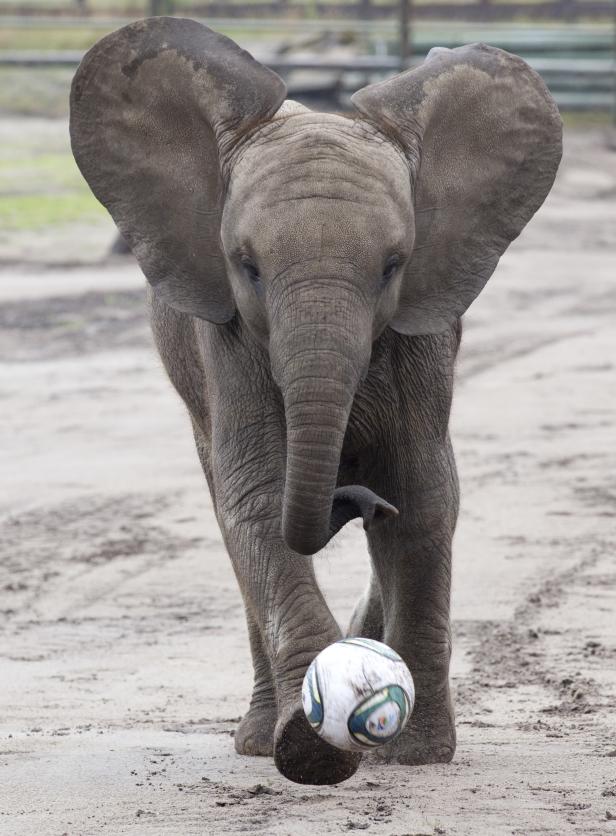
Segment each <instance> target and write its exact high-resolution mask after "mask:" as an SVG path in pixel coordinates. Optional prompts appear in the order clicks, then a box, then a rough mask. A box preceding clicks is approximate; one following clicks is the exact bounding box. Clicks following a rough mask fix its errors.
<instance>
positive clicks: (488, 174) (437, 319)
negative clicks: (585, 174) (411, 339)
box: [352, 44, 562, 334]
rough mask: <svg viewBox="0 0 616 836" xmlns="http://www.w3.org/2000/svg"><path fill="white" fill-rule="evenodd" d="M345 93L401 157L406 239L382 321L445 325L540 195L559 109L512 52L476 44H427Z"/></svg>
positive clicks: (425, 330) (557, 151) (420, 329)
mask: <svg viewBox="0 0 616 836" xmlns="http://www.w3.org/2000/svg"><path fill="white" fill-rule="evenodd" d="M352 101H353V104H354V105H355V107H356V108H357V109H358V110H359V111H360V112H361V114H362V115H363V116H364V118H366V119H367V120H369V121H370V122H372V123H373V124H375V125H376V126H377V127H378V128H380V129H381V131H383V132H384V133H386V134H388V135H389V136H393V137H394V139H395V140H396V141H397V142H398V143H400V144H401V145H402V147H403V148H404V150H405V153H406V155H407V158H408V160H409V163H410V169H411V177H412V188H413V191H414V200H415V224H416V230H415V244H414V247H413V250H412V255H411V258H410V260H409V264H408V267H407V271H406V275H405V277H404V283H403V286H402V289H401V295H400V301H399V306H398V311H397V313H396V316H395V317H394V319H393V320H392V321H391V323H390V325H391V326H392V327H393V328H394V329H395V330H397V331H399V332H401V333H403V334H429V333H438V332H441V331H444V330H445V329H446V328H447V327H448V326H449V325H450V324H451V323H452V322H453V321H454V320H455V319H456V318H457V317H459V316H461V315H462V314H463V313H464V311H465V310H466V309H467V308H468V306H469V305H470V304H471V302H472V301H473V300H474V299H475V297H476V296H477V295H478V294H479V293H480V291H481V290H482V288H483V286H484V285H485V283H486V282H487V280H488V279H489V278H490V276H491V275H492V273H493V272H494V269H495V267H496V265H497V263H498V260H499V258H500V256H501V255H502V254H503V252H504V251H505V250H506V249H507V247H508V246H509V244H510V243H511V241H513V239H514V238H516V237H517V236H518V235H519V234H520V232H521V231H522V229H523V228H524V226H525V225H526V224H527V223H528V221H529V220H530V218H531V217H532V216H533V215H534V213H535V212H536V211H537V209H538V208H539V207H540V206H541V204H542V203H543V201H544V200H545V198H546V196H547V194H548V192H549V190H550V188H551V186H552V183H553V181H554V177H555V175H556V171H557V169H558V164H559V162H560V157H561V153H562V122H561V119H560V115H559V113H558V109H557V107H556V105H555V103H554V101H553V99H552V97H551V96H550V94H549V92H548V90H547V88H546V86H545V84H544V83H543V81H542V80H541V78H540V77H539V76H538V75H537V73H536V72H534V70H532V69H531V68H530V67H529V66H528V65H527V64H526V63H525V62H524V61H522V59H521V58H518V57H517V56H515V55H511V54H509V53H507V52H504V51H503V50H500V49H496V48H494V47H489V46H486V45H484V44H472V45H470V46H464V47H459V48H457V49H452V50H449V49H441V48H438V49H434V50H432V51H431V52H430V53H429V54H428V57H427V58H426V60H425V61H424V63H423V64H422V65H421V66H419V67H417V69H413V70H409V71H407V72H405V73H402V74H401V75H399V76H396V77H395V78H392V79H391V80H389V81H384V82H381V83H379V84H373V85H371V86H370V87H365V88H364V89H363V90H360V91H359V92H358V93H356V94H355V95H354V96H353V99H352Z"/></svg>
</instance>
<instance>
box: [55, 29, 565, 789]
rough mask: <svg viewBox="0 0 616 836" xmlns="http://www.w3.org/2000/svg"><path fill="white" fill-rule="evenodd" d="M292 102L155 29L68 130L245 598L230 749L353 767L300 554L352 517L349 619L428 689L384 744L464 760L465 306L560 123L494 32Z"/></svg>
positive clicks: (185, 37)
mask: <svg viewBox="0 0 616 836" xmlns="http://www.w3.org/2000/svg"><path fill="white" fill-rule="evenodd" d="M283 100H284V87H283V86H282V83H281V82H280V80H279V79H278V78H277V77H276V76H275V75H274V74H273V73H270V72H269V71H268V70H266V69H265V68H263V67H261V66H260V65H258V64H257V63H256V62H254V61H253V60H252V59H251V58H250V56H248V55H247V54H246V53H243V52H240V50H238V48H237V47H236V46H235V45H234V44H232V42H230V41H228V40H227V39H225V38H222V36H219V35H217V34H216V33H213V32H211V31H210V30H208V29H206V28H205V27H202V26H199V25H198V24H196V23H193V22H191V21H181V20H172V19H165V18H157V19H152V20H149V21H145V22H141V23H137V24H132V25H131V26H129V27H126V28H125V29H123V30H120V31H119V32H117V33H114V34H113V35H111V36H109V37H108V38H105V39H104V40H103V41H101V42H100V43H99V44H98V45H97V46H96V47H94V49H93V50H92V51H91V52H90V53H89V54H88V56H87V57H86V59H85V60H84V62H83V64H82V67H81V68H80V70H79V72H78V74H77V76H76V79H75V82H74V85H73V94H72V116H71V133H72V140H73V149H74V152H75V156H76V159H77V161H78V163H79V165H80V167H81V170H82V171H83V173H84V175H85V176H86V178H87V180H88V182H89V183H90V185H91V186H92V189H93V190H94V192H95V194H97V196H98V197H99V199H100V200H101V201H102V202H103V203H104V204H105V205H106V206H107V207H108V208H109V210H110V211H111V213H112V215H113V217H114V219H115V220H116V222H117V223H118V226H119V227H120V229H121V231H122V233H123V234H124V235H125V237H126V238H127V240H128V242H129V243H130V245H131V248H132V249H133V251H134V252H135V254H136V255H137V258H138V259H139V261H140V263H141V266H142V268H143V270H144V272H145V274H146V276H147V277H148V279H149V280H150V283H151V285H152V290H151V293H150V304H151V320H152V328H153V331H154V336H155V339H156V344H157V346H158V349H159V351H160V354H161V357H162V359H163V362H164V364H165V367H166V369H167V371H168V373H169V377H170V378H171V381H172V382H173V385H174V386H175V388H176V389H177V391H178V393H179V394H180V396H181V397H182V398H183V400H184V402H185V403H186V406H187V408H188V410H189V412H190V415H191V418H192V422H193V427H194V435H195V440H196V444H197V449H198V452H199V457H200V460H201V463H202V466H203V470H204V472H205V475H206V478H207V481H208V484H209V487H210V491H211V493H212V498H213V501H214V505H215V509H216V515H217V519H218V521H219V524H220V528H221V531H222V534H223V537H224V540H225V544H226V546H227V549H228V551H229V554H230V556H231V560H232V562H233V567H234V569H235V573H236V575H237V578H238V581H239V584H240V587H241V590H242V595H243V598H244V602H245V606H246V615H247V621H248V629H249V635H250V644H251V650H252V656H253V661H254V669H255V685H254V692H253V696H252V700H251V704H250V709H249V711H248V713H247V714H246V716H245V717H244V719H243V720H242V722H241V723H240V726H239V728H238V729H237V732H236V735H235V746H236V749H237V751H238V752H240V753H243V754H247V755H271V754H272V753H273V754H274V757H275V760H276V764H277V766H278V768H279V769H280V771H281V772H282V773H283V774H284V775H286V776H287V777H288V778H290V779H291V780H294V781H298V782H304V783H335V782H338V781H341V780H344V779H345V778H347V777H349V776H350V775H351V774H353V772H354V771H355V769H356V768H357V765H358V763H359V756H358V755H356V754H350V753H344V752H341V751H339V750H336V749H334V748H333V747H331V746H329V745H328V744H326V743H325V742H324V741H322V740H320V739H319V738H318V737H317V736H316V735H315V734H314V733H313V732H312V731H311V729H310V728H309V726H308V724H307V722H306V720H305V718H304V715H303V712H302V709H301V703H300V690H301V683H302V679H303V676H304V673H305V671H306V668H307V666H308V665H309V663H310V662H311V660H312V659H313V658H314V656H315V655H316V654H317V653H318V652H319V651H320V650H321V649H322V648H324V647H325V646H326V645H328V644H329V643H331V642H333V641H335V640H337V639H338V638H340V637H341V632H340V628H339V627H338V625H337V623H336V621H335V620H334V618H333V616H332V614H331V613H330V611H329V609H328V607H327V605H326V603H325V601H324V599H323V596H322V595H321V592H320V591H319V589H318V587H317V584H316V581H315V576H314V571H313V565H312V559H311V557H310V555H312V554H314V553H316V552H317V551H318V550H319V549H321V548H322V547H323V546H324V545H325V544H326V543H327V542H328V541H329V540H330V539H331V537H332V536H334V535H335V533H336V532H337V531H338V530H339V529H340V528H341V527H342V526H343V525H344V524H345V523H346V522H347V521H348V520H349V519H352V518H353V517H357V516H361V517H363V521H364V527H365V529H366V532H367V538H368V545H369V549H370V554H371V556H372V562H373V573H372V578H371V581H370V585H369V588H368V590H367V592H366V594H365V596H364V598H363V599H362V601H360V602H359V604H358V606H357V608H356V611H355V614H354V616H353V619H352V623H351V625H350V628H349V632H350V633H351V634H353V635H362V636H368V637H373V638H377V639H381V640H383V641H385V642H386V643H387V644H389V645H390V646H391V647H393V648H394V649H395V650H397V651H398V652H399V653H400V654H401V655H402V657H403V658H404V660H405V661H406V662H407V664H408V665H409V667H410V669H411V671H412V673H413V676H414V679H415V684H416V692H417V701H416V707H415V711H414V713H413V715H412V718H411V720H410V722H409V725H408V727H407V728H406V730H405V731H404V732H403V734H402V735H401V736H399V737H398V738H397V739H396V740H395V741H393V742H392V743H391V744H389V745H388V746H386V747H384V748H383V749H381V750H379V751H380V755H381V756H382V757H383V758H385V759H387V760H393V761H396V762H399V763H405V764H423V763H432V762H442V761H449V760H450V759H451V758H452V757H453V754H454V750H455V728H454V716H453V709H452V704H451V697H450V691H449V682H448V668H449V658H450V652H451V636H450V625H449V591H450V560H451V540H452V535H453V532H454V527H455V523H456V515H457V510H458V483H457V478H456V470H455V463H454V458H453V454H452V450H451V444H450V440H449V435H448V420H449V411H450V405H451V397H452V383H453V368H454V362H455V357H456V353H457V350H458V346H459V341H460V333H461V328H460V316H461V314H462V313H463V311H464V310H465V309H466V307H467V306H468V305H469V304H470V302H471V301H472V300H473V299H474V298H475V296H476V295H477V294H478V293H479V292H480V290H481V288H482V287H483V285H484V284H485V282H486V281H487V279H488V278H489V276H490V275H491V273H492V271H493V270H494V267H495V266H496V263H497V262H498V258H499V256H500V255H501V253H502V252H503V251H504V249H505V248H506V247H507V245H508V244H509V242H510V241H511V240H512V239H513V238H514V237H515V236H516V235H517V234H519V232H520V230H521V229H522V227H523V226H524V224H525V223H526V222H527V221H528V220H529V218H530V217H531V216H532V214H533V213H534V211H535V210H536V209H537V208H538V206H539V205H540V204H541V202H542V201H543V199H544V197H545V195H546V194H547V192H548V190H549V188H550V186H551V183H552V180H553V178H554V174H555V171H556V168H557V165H558V160H559V158H560V120H559V118H558V115H557V112H556V110H555V108H554V106H553V103H552V101H551V99H550V97H549V94H548V93H547V91H546V90H545V88H544V86H543V84H542V83H541V81H540V80H539V79H538V77H537V76H536V75H535V74H534V73H532V71H531V70H530V69H529V68H528V67H526V65H525V64H524V63H523V62H522V61H521V60H520V59H517V58H515V57H513V56H509V55H507V53H503V52H501V51H500V50H495V49H491V48H489V47H484V46H482V45H476V46H472V47H464V48H462V49H461V50H454V51H449V50H438V51H436V52H433V53H432V54H431V55H430V56H429V60H428V61H427V62H426V63H425V64H424V65H423V66H422V68H419V69H418V70H414V71H411V72H409V73H405V74H403V75H402V76H398V77H396V78H395V79H392V80H391V81H389V82H384V83H383V84H379V85H374V86H372V87H368V88H365V89H364V90H363V91H361V92H360V93H359V94H356V97H355V104H356V106H357V108H358V110H359V113H360V114H361V115H358V116H357V117H356V118H353V119H350V118H345V117H342V116H334V115H325V114H322V113H313V112H310V111H307V110H306V109H305V108H302V107H300V106H299V105H296V104H294V103H289V102H286V103H285V104H282V103H283ZM281 105H282V106H281ZM144 148H145V150H146V152H147V153H146V155H145V159H144V154H143V150H144Z"/></svg>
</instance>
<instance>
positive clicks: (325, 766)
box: [274, 703, 361, 784]
mask: <svg viewBox="0 0 616 836" xmlns="http://www.w3.org/2000/svg"><path fill="white" fill-rule="evenodd" d="M360 761H361V755H360V754H356V753H354V752H343V751H341V750H340V749H336V747H335V746H331V745H330V744H329V743H326V742H325V741H324V740H322V739H321V738H320V737H318V736H317V734H315V732H314V731H313V730H312V729H311V728H310V726H309V724H308V721H307V720H306V716H305V714H304V711H303V709H302V707H301V703H298V704H296V705H294V706H292V707H291V708H290V709H288V710H287V711H285V712H283V713H282V715H281V717H280V719H279V721H278V725H277V726H276V733H275V737H274V762H275V764H276V766H277V768H278V770H279V771H280V772H281V773H282V775H284V777H285V778H288V779H289V781H295V783H297V784H339V783H340V782H341V781H346V779H347V778H350V777H351V775H353V773H354V772H355V771H356V770H357V767H358V766H359V762H360Z"/></svg>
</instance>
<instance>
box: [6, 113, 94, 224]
mask: <svg viewBox="0 0 616 836" xmlns="http://www.w3.org/2000/svg"><path fill="white" fill-rule="evenodd" d="M19 124H20V125H21V127H22V129H26V128H27V123H26V122H20V123H19ZM37 129H38V130H37ZM32 131H33V132H32V133H31V134H29V135H26V136H24V137H23V140H22V141H21V142H19V143H17V142H16V137H15V135H14V133H13V135H12V136H10V137H8V138H7V139H6V140H5V141H3V142H2V143H1V144H0V228H1V229H3V230H4V231H23V230H37V229H42V228H44V227H48V226H51V225H57V224H65V223H73V222H75V221H86V222H90V221H96V220H97V219H98V218H101V217H104V216H105V215H106V212H105V210H104V209H103V207H102V206H101V205H100V204H99V203H98V202H97V201H96V199H95V198H94V197H93V195H92V194H91V192H90V190H89V189H88V187H87V185H86V184H85V182H84V180H83V178H82V176H81V174H80V173H79V170H78V169H77V166H76V165H75V162H74V160H73V157H72V154H71V152H70V148H69V140H68V135H67V133H66V132H65V131H61V132H58V131H57V130H56V131H55V132H54V133H53V134H51V135H50V134H49V133H48V132H47V131H45V130H44V129H43V128H42V123H40V122H38V121H37V123H36V124H35V125H33V126H32ZM39 131H40V133H39ZM50 146H51V147H50Z"/></svg>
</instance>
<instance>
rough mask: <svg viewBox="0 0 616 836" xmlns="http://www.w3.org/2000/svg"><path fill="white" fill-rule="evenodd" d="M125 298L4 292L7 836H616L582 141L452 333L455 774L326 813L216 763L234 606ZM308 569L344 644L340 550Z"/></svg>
mask: <svg viewBox="0 0 616 836" xmlns="http://www.w3.org/2000/svg"><path fill="white" fill-rule="evenodd" d="M74 244H75V246H76V247H77V248H78V247H79V246H80V242H79V240H77V241H75V242H74ZM59 260H62V259H59ZM142 285H143V280H142V278H141V277H140V274H139V273H138V271H137V269H136V268H135V267H134V266H133V265H132V264H130V263H129V264H128V265H121V264H119V263H118V262H116V263H112V264H107V265H103V266H99V267H95V266H83V265H82V266H81V267H76V268H73V269H69V268H62V269H61V268H56V269H54V270H46V271H45V270H43V269H42V268H35V267H33V266H29V267H23V266H6V265H5V267H4V268H2V270H1V271H0V324H1V330H0V358H1V361H0V397H1V403H2V416H3V429H4V431H3V433H2V436H1V438H0V456H1V460H2V474H3V475H2V486H1V495H0V618H1V622H2V636H3V639H2V644H1V646H0V833H2V834H3V836H4V834H6V836H18V834H19V836H22V835H23V836H26V834H28V836H29V835H30V834H36V836H80V835H81V834H84V835H85V834H88V836H89V834H110V835H111V834H113V835H114V836H116V834H146V833H147V834H173V836H184V834H186V835H187V836H188V834H190V835H192V834H226V833H238V834H239V833H250V834H267V836H269V835H270V834H273V835H277V834H330V833H331V834H335V833H345V832H351V831H365V832H367V833H370V834H374V835H375V836H376V834H383V835H384V836H417V834H426V836H427V834H473V835H475V834H479V836H483V834H489V835H490V836H492V835H494V836H498V835H499V834H535V833H540V834H568V833H575V834H606V833H607V834H609V833H614V834H616V619H615V616H614V613H615V612H616V567H615V565H614V551H615V547H616V430H615V423H616V154H615V153H614V152H610V151H608V149H607V147H606V145H605V143H604V140H603V137H602V136H601V135H600V134H598V133H597V134H590V135H577V134H573V135H571V136H569V137H568V141H567V146H566V159H565V162H564V164H563V167H562V169H561V172H560V175H559V178H558V182H557V185H556V187H555V189H554V191H553V193H552V195H551V196H550V198H549V200H548V202H547V203H546V205H545V207H544V208H543V209H542V210H541V212H540V213H539V215H538V216H537V217H536V219H535V221H534V222H533V223H532V224H531V226H530V227H529V229H528V230H527V232H526V233H525V234H524V235H523V236H522V238H521V239H520V240H519V241H518V242H516V244H515V245H514V246H513V247H512V248H511V250H510V252H509V253H508V254H507V255H506V257H505V258H503V260H502V264H501V266H500V267H499V269H498V271H497V274H496V276H495V277H494V278H493V279H492V281H491V283H490V285H489V287H488V288H487V289H486V291H485V292H484V294H483V295H482V297H481V299H480V300H479V301H478V302H477V304H476V305H475V306H474V307H473V309H472V312H471V313H470V314H469V315H468V317H467V318H466V330H465V336H464V350H463V353H462V356H461V358H460V361H459V366H458V385H457V393H456V398H455V404H454V411H453V419H452V431H453V436H454V442H455V447H456V451H457V457H458V463H459V469H460V477H461V485H462V512H461V518H460V524H459V529H458V532H457V535H456V549H455V571H454V591H453V617H454V633H455V650H454V659H453V680H454V686H455V693H456V708H457V723H458V750H457V754H456V757H455V759H454V761H453V763H452V764H449V765H439V766H429V767H419V768H405V767H399V766H378V767H377V766H375V765H372V764H370V763H365V764H363V765H362V766H361V767H360V769H359V771H358V773H357V774H356V775H355V776H354V777H353V778H352V779H351V780H349V781H348V782H346V783H344V784H341V785H339V786H335V787H321V788H319V787H305V786H298V785H293V784H291V783H288V782H287V781H285V780H284V779H283V778H282V777H281V776H280V775H279V774H278V773H277V772H276V770H275V768H274V765H273V763H272V761H271V760H269V759H261V758H259V759H251V758H245V757H240V756H238V755H236V754H235V752H234V749H233V740H232V736H233V733H234V729H235V726H236V724H237V721H238V719H239V718H240V716H241V714H242V712H243V711H245V709H246V707H247V704H248V699H249V695H250V687H251V666H250V658H249V652H248V644H247V639H246V630H245V625H244V620H243V610H242V604H241V601H240V596H239V593H238V590H237V588H236V584H235V580H234V577H233V575H232V572H231V569H230V566H229V563H228V560H227V557H226V554H225V551H224V548H223V545H222V543H221V538H220V535H219V532H218V528H217V526H216V522H215V519H214V515H213V513H212V507H211V502H210V499H209V496H208V494H207V491H206V489H205V485H204V480H203V478H202V476H201V473H200V470H199V467H198V464H197V457H196V455H195V453H194V451H193V446H192V440H191V433H190V429H189V424H188V420H187V417H186V415H185V414H184V411H183V408H182V406H181V404H180V402H179V400H178V399H177V397H176V396H175V394H174V393H173V392H172V390H171V387H170V385H169V383H168V382H167V380H166V378H165V376H164V374H163V372H162V369H161V365H160V362H159V360H158V359H157V357H156V355H155V352H154V350H153V347H152V343H151V339H150V336H149V332H148V328H147V325H146V322H145V318H144V313H143V289H142ZM317 563H318V572H319V577H320V578H321V580H322V583H323V587H324V589H325V591H326V594H327V597H328V599H329V600H330V602H331V605H332V607H333V609H334V611H335V613H336V614H337V616H338V617H339V618H340V620H341V623H345V622H346V621H347V619H348V617H349V614H350V612H351V609H352V607H353V604H354V601H355V599H356V598H357V596H358V595H359V593H360V591H361V590H362V588H363V585H364V584H365V581H366V577H367V555H366V549H365V545H364V541H363V536H362V531H361V529H360V528H358V527H354V526H353V525H351V526H349V527H348V528H347V529H346V530H345V531H344V532H342V533H341V535H340V536H339V537H338V538H337V540H336V542H335V543H334V544H333V545H332V546H331V547H330V548H329V549H328V550H326V551H325V552H324V553H323V554H321V555H319V556H318V558H317Z"/></svg>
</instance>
